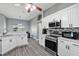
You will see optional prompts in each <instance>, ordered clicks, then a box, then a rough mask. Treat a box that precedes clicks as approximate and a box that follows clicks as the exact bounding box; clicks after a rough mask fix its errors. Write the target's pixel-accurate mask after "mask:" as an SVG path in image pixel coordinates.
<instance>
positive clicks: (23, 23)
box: [0, 3, 79, 56]
mask: <svg viewBox="0 0 79 59" xmlns="http://www.w3.org/2000/svg"><path fill="white" fill-rule="evenodd" d="M25 5H29V6H31V7H30V8H28V10H27V6H25ZM33 7H34V8H35V9H34V10H33V9H31V8H33ZM24 8H25V9H24ZM78 15H79V4H77V3H36V4H35V3H28V4H25V3H24V4H23V3H21V4H17V3H15V4H12V3H6V4H5V3H3V4H0V48H1V49H0V55H2V56H10V55H11V54H12V55H11V56H13V55H14V56H18V55H19V54H20V56H27V55H28V56H29V55H31V56H40V55H41V56H79V52H78V50H79V47H78V46H79V42H78V41H79V40H78V39H79V16H78ZM27 32H28V33H29V35H28V34H27ZM28 36H29V37H28ZM30 42H31V43H30ZM32 44H33V45H34V46H33V45H32ZM38 46H39V47H38ZM24 50H25V52H23V51H24ZM35 50H36V51H35ZM21 54H22V55H21Z"/></svg>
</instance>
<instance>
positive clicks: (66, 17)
mask: <svg viewBox="0 0 79 59" xmlns="http://www.w3.org/2000/svg"><path fill="white" fill-rule="evenodd" d="M61 17H62V19H61V27H63V28H66V27H69V25H70V10H65V11H63V12H62V15H61Z"/></svg>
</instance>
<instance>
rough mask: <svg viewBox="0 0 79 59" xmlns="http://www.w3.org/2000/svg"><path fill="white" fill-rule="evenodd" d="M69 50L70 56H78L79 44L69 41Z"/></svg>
mask: <svg viewBox="0 0 79 59" xmlns="http://www.w3.org/2000/svg"><path fill="white" fill-rule="evenodd" d="M69 51H70V55H71V56H79V44H77V43H74V42H69Z"/></svg>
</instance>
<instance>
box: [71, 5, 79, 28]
mask: <svg viewBox="0 0 79 59" xmlns="http://www.w3.org/2000/svg"><path fill="white" fill-rule="evenodd" d="M71 21H72V24H73V27H79V5H77V6H76V7H73V8H72V9H71Z"/></svg>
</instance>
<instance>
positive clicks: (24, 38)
mask: <svg viewBox="0 0 79 59" xmlns="http://www.w3.org/2000/svg"><path fill="white" fill-rule="evenodd" d="M27 44H28V39H27V35H24V36H23V38H22V45H27Z"/></svg>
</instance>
